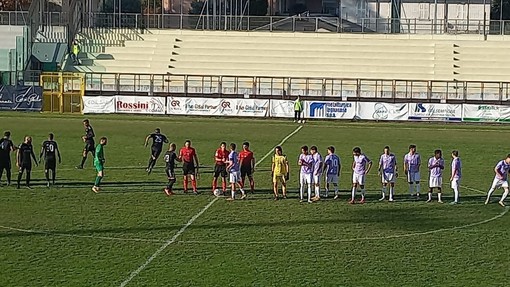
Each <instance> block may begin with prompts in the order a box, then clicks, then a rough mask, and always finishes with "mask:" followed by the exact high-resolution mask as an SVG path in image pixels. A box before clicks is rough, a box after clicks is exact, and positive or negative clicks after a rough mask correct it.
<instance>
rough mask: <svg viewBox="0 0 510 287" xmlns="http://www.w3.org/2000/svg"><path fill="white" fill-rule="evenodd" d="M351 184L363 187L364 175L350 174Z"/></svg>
mask: <svg viewBox="0 0 510 287" xmlns="http://www.w3.org/2000/svg"><path fill="white" fill-rule="evenodd" d="M352 183H357V184H359V185H365V175H364V174H357V173H353V174H352Z"/></svg>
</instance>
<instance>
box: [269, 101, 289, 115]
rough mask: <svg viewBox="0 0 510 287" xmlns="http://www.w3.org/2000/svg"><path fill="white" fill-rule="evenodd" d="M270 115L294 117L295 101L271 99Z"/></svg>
mask: <svg viewBox="0 0 510 287" xmlns="http://www.w3.org/2000/svg"><path fill="white" fill-rule="evenodd" d="M270 104H271V112H270V116H271V117H273V118H293V117H294V101H289V100H271V102H270Z"/></svg>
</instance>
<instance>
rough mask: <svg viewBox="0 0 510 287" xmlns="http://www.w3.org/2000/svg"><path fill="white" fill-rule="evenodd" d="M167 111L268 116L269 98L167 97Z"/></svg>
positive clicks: (184, 113)
mask: <svg viewBox="0 0 510 287" xmlns="http://www.w3.org/2000/svg"><path fill="white" fill-rule="evenodd" d="M167 113H168V114H171V115H201V116H240V117H268V116H269V100H256V99H212V98H184V97H169V98H167Z"/></svg>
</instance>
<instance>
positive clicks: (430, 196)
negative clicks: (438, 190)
mask: <svg viewBox="0 0 510 287" xmlns="http://www.w3.org/2000/svg"><path fill="white" fill-rule="evenodd" d="M430 200H432V192H430V191H429V201H430Z"/></svg>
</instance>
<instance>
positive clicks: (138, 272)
mask: <svg viewBox="0 0 510 287" xmlns="http://www.w3.org/2000/svg"><path fill="white" fill-rule="evenodd" d="M302 128H303V126H299V127H297V128H296V129H295V130H294V131H293V132H292V133H290V134H289V135H288V136H286V137H285V138H283V139H282V141H281V142H280V143H278V145H282V144H284V143H285V142H286V141H287V140H288V139H289V138H290V137H292V136H293V135H295V134H296V133H297V132H299V130H301V129H302ZM273 150H274V148H273V149H271V150H270V151H269V152H268V153H267V154H266V155H264V156H263V157H262V158H261V159H260V160H259V161H258V162H256V163H255V167H256V166H258V164H259V163H261V162H262V161H263V160H265V159H266V158H267V157H268V156H269V155H270V154H271V153H272V152H273ZM218 199H219V198H218V197H215V198H214V199H213V200H212V201H211V202H209V203H208V204H207V205H206V206H205V207H204V208H203V209H202V210H201V211H200V212H199V213H197V214H196V215H195V216H193V217H192V218H191V219H190V220H189V221H188V222H187V223H186V224H185V225H184V226H183V227H182V228H181V229H179V231H178V232H177V233H176V234H175V235H174V236H173V237H172V238H170V239H169V240H168V241H166V242H165V244H163V245H161V247H160V248H159V249H158V250H156V252H154V254H152V255H151V257H149V259H147V261H145V263H144V264H142V265H140V267H138V268H137V269H136V270H135V271H133V272H131V274H130V275H129V277H128V278H126V280H124V281H123V282H122V283H121V284H120V287H124V286H126V285H127V284H129V282H131V280H133V278H135V277H136V276H137V275H138V274H140V272H142V271H143V270H144V269H145V268H146V267H147V266H148V265H149V264H150V263H151V262H152V261H153V260H154V259H156V257H157V256H158V255H159V254H160V253H161V252H163V250H165V249H166V248H167V247H168V246H169V245H170V244H172V243H174V242H175V241H176V240H177V238H179V236H181V234H182V233H184V231H186V229H187V228H188V227H189V226H190V225H191V224H192V223H193V222H194V221H195V220H197V218H198V217H200V215H202V214H203V213H204V212H206V211H207V209H209V207H211V206H212V205H213V204H214V203H215V202H216V201H218Z"/></svg>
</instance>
